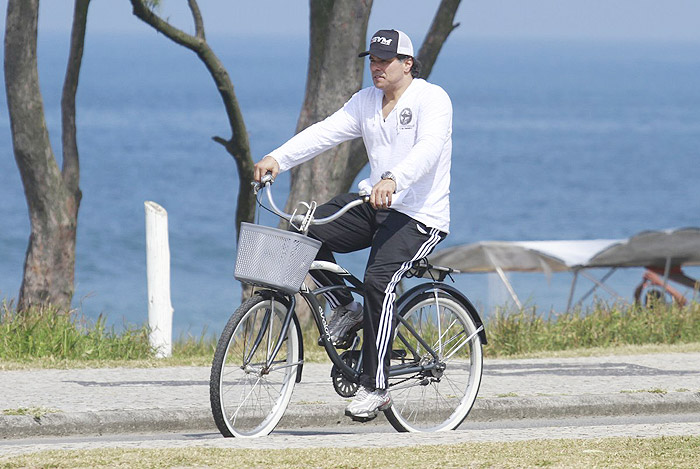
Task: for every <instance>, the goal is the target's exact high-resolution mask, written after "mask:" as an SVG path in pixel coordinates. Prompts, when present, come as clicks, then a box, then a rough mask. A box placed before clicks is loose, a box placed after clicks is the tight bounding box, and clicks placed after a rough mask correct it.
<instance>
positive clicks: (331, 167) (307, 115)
mask: <svg viewBox="0 0 700 469" xmlns="http://www.w3.org/2000/svg"><path fill="white" fill-rule="evenodd" d="M371 9H372V1H371V0H369V1H358V2H345V1H340V0H311V1H310V16H311V21H310V46H309V70H308V76H307V80H306V95H305V97H304V104H303V107H302V109H301V114H300V116H299V121H298V124H297V132H299V131H301V130H303V129H305V128H306V127H308V126H309V125H311V124H313V123H315V122H318V121H320V120H322V119H324V118H326V117H327V116H329V115H330V114H332V113H333V112H335V111H337V110H338V109H339V108H340V107H341V106H342V105H343V104H344V103H345V102H346V101H347V100H348V99H349V98H350V96H352V94H353V93H355V92H357V91H358V90H359V89H360V87H361V86H362V73H363V71H364V64H365V61H364V60H361V59H359V58H358V57H357V54H359V53H360V52H362V51H363V50H365V48H366V44H365V40H366V36H367V21H368V19H369V13H370V10H371ZM360 144H361V142H360ZM351 148H352V142H346V143H344V144H342V145H339V146H337V147H335V148H333V149H331V150H329V151H327V152H324V153H323V154H322V155H319V156H318V157H316V158H314V159H313V160H311V161H309V162H307V163H305V164H303V165H300V166H297V167H296V168H294V169H292V186H291V190H290V194H289V199H287V206H286V208H287V210H288V211H289V210H291V209H292V208H293V207H294V206H295V205H296V204H297V202H299V201H309V200H311V199H314V200H316V201H318V202H319V203H323V202H326V201H327V200H328V199H330V198H331V197H333V196H334V195H336V194H339V193H341V192H344V191H347V189H348V188H349V187H350V184H352V181H353V180H354V175H353V176H352V177H348V174H347V173H348V168H349V165H350V161H351V159H350V152H351ZM366 159H367V158H366V157H365V161H366ZM355 174H357V173H355Z"/></svg>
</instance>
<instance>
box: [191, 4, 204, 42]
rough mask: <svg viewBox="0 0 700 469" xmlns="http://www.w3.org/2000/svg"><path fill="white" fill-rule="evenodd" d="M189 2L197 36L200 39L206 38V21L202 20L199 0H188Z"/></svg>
mask: <svg viewBox="0 0 700 469" xmlns="http://www.w3.org/2000/svg"><path fill="white" fill-rule="evenodd" d="M187 4H188V5H189V6H190V11H191V12H192V18H193V19H194V30H195V36H197V37H198V38H199V39H202V40H206V37H205V36H204V21H202V12H201V11H199V5H197V0H188V2H187Z"/></svg>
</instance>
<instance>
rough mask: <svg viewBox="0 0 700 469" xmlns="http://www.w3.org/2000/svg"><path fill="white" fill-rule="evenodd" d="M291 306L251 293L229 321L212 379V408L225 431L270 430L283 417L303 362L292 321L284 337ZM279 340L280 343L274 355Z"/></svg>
mask: <svg viewBox="0 0 700 469" xmlns="http://www.w3.org/2000/svg"><path fill="white" fill-rule="evenodd" d="M287 310H288V306H287V305H286V304H284V303H282V302H280V301H279V300H275V299H267V298H263V297H261V296H253V297H252V298H250V299H249V300H248V301H246V302H245V303H243V304H242V305H241V306H240V307H239V308H238V309H237V310H236V312H235V313H234V314H233V316H231V319H230V320H229V322H228V324H226V327H225V328H224V331H223V333H222V334H221V338H220V339H219V343H218V345H217V347H216V352H215V353H214V361H213V363H212V368H211V377H210V380H209V395H210V399H211V408H212V413H213V415H214V421H215V422H216V426H217V427H218V428H219V431H220V432H221V434H222V435H224V436H226V437H232V436H235V437H255V436H263V435H267V434H269V433H270V432H271V431H272V430H273V429H274V428H275V426H276V425H277V424H278V423H279V421H280V419H281V418H282V415H283V414H284V411H285V410H286V408H287V405H288V404H289V399H290V398H291V396H292V391H293V389H294V383H295V378H296V372H297V367H298V366H299V364H300V352H299V350H300V349H299V336H298V334H297V328H296V324H295V322H294V321H291V322H290V324H289V328H288V330H287V333H286V334H285V336H284V337H280V332H281V329H282V324H283V321H284V318H285V316H286V315H287ZM279 341H281V342H282V345H281V347H280V349H279V352H278V353H277V355H276V356H275V357H274V359H273V360H271V359H270V357H271V354H272V353H273V351H274V349H275V348H276V345H277V343H278V342H279Z"/></svg>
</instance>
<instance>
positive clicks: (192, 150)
mask: <svg viewBox="0 0 700 469" xmlns="http://www.w3.org/2000/svg"><path fill="white" fill-rule="evenodd" d="M67 40H68V38H67V37H59V36H47V37H42V38H41V42H40V48H39V54H40V77H41V81H42V93H43V97H44V105H45V111H46V116H47V122H48V125H49V130H50V133H51V138H52V143H53V145H54V151H55V152H56V155H57V157H58V158H59V160H60V92H61V86H62V80H63V74H64V72H65V58H66V49H67ZM210 42H211V43H212V44H213V46H214V49H215V51H216V52H217V53H218V55H219V56H220V58H221V59H222V61H223V62H224V64H225V65H226V67H227V69H228V71H229V73H230V75H231V77H232V80H233V83H234V86H235V88H236V93H237V96H238V98H239V100H240V102H241V106H242V108H243V112H244V117H245V120H246V124H247V127H248V131H249V134H250V140H251V145H252V148H253V152H254V154H255V155H257V156H258V157H259V156H262V155H264V154H265V153H266V152H268V151H270V150H272V149H273V148H275V147H276V146H277V145H279V144H281V143H282V142H284V140H285V139H286V138H288V137H289V136H291V135H292V133H293V132H294V128H295V125H296V119H297V116H298V112H299V108H300V105H301V102H302V100H303V92H304V84H305V83H304V80H305V73H306V60H307V48H308V45H307V43H306V41H305V40H304V39H301V38H284V40H279V38H277V39H276V40H274V42H275V47H265V44H260V42H259V41H258V42H253V41H252V40H251V39H250V38H247V39H246V38H235V37H216V38H213V39H210ZM262 50H264V51H266V53H265V54H262V53H261V51H262ZM431 81H433V82H435V83H438V84H440V85H442V86H443V87H444V88H445V89H446V90H447V92H448V93H449V94H450V96H451V98H452V101H453V105H454V129H453V135H454V137H453V143H454V153H453V182H452V188H451V190H452V218H453V223H452V229H451V234H450V235H449V236H448V238H447V239H446V240H445V241H444V242H443V243H442V245H440V246H438V249H439V248H441V247H446V246H452V245H457V244H462V243H471V242H476V241H481V240H546V239H596V238H625V237H629V236H632V235H633V234H635V233H637V232H640V231H643V230H649V229H663V228H672V227H683V226H699V225H700V184H699V183H698V169H697V168H698V152H699V149H700V87H698V86H697V84H698V83H700V44H691V43H665V44H664V43H662V44H659V43H611V42H593V43H584V42H545V41H530V42H523V41H495V40H494V41H488V40H469V39H459V40H452V39H450V41H449V43H448V44H447V46H446V47H445V48H444V49H443V52H442V54H441V57H440V58H439V61H438V63H437V65H436V67H435V68H434V70H433V75H432V76H431ZM0 100H1V101H2V103H0V126H1V127H2V129H4V130H3V131H2V132H0V152H1V153H0V220H2V228H1V229H0V298H8V299H10V298H14V297H16V296H17V293H18V290H19V285H20V282H21V275H22V265H23V262H24V254H25V251H26V246H27V240H28V234H29V223H28V216H27V209H26V203H25V200H24V195H23V189H22V185H21V181H20V178H19V173H18V171H17V167H16V164H15V162H14V157H13V153H12V144H11V135H10V130H9V118H8V116H7V106H6V102H5V96H4V94H3V95H2V98H0ZM214 135H220V136H223V137H228V136H229V132H228V124H227V121H226V117H225V113H224V109H223V105H222V103H221V100H220V98H219V96H218V94H217V92H216V89H215V87H214V84H213V81H212V80H211V78H210V77H209V75H208V74H207V72H206V71H205V70H204V67H203V66H202V65H201V63H200V62H199V61H198V60H197V59H196V57H195V56H194V55H193V54H192V53H191V52H189V51H187V50H185V49H183V48H181V47H179V46H176V45H174V44H172V43H170V42H169V41H168V40H166V39H165V38H164V37H162V36H159V35H156V34H152V35H146V36H138V37H136V36H135V37H123V36H120V37H116V36H108V35H103V36H94V37H93V36H88V43H87V47H86V51H85V56H84V65H83V70H82V74H81V82H80V87H79V94H78V144H79V149H80V155H81V187H82V190H83V202H82V206H81V210H80V215H79V228H78V247H77V269H76V295H75V306H76V307H79V308H80V309H81V311H82V312H83V313H84V314H85V315H86V316H88V317H93V318H94V317H97V316H98V315H99V314H106V315H107V316H108V318H109V321H110V322H111V323H112V324H116V325H120V324H122V323H124V322H129V323H142V322H144V321H146V320H147V294H146V265H145V262H146V255H145V223H144V208H143V203H144V201H146V200H153V201H155V202H157V203H159V204H161V205H162V206H163V207H164V208H165V209H166V210H167V211H168V214H169V229H170V249H171V256H172V271H171V276H172V279H171V280H172V287H171V288H172V303H173V307H174V309H175V315H174V328H175V333H176V334H180V333H183V332H191V333H194V334H198V333H200V332H201V331H202V329H203V328H207V330H208V331H210V332H214V333H218V332H219V331H220V330H221V328H222V327H223V325H224V324H225V322H226V320H227V318H228V316H229V315H230V313H231V312H232V311H233V309H234V308H235V307H236V304H237V302H238V301H239V298H240V286H239V285H238V283H237V282H236V281H235V280H234V279H233V276H232V272H233V265H234V259H235V233H234V210H235V198H236V193H237V189H238V184H237V176H236V170H235V165H234V162H233V160H232V158H231V157H230V156H229V155H228V154H227V153H226V152H225V151H224V150H223V149H222V148H221V147H220V146H219V145H218V144H216V143H214V142H213V141H212V140H211V137H212V136H214ZM360 177H363V176H362V175H360ZM288 183H289V181H288V179H287V177H286V176H283V177H280V178H279V182H278V183H277V184H276V193H277V195H278V197H277V199H278V200H279V202H280V203H282V202H283V201H284V199H285V198H286V192H287V190H288ZM263 221H265V222H266V223H268V224H275V221H274V220H271V219H270V218H269V217H267V218H266V217H263ZM340 260H341V262H342V263H344V264H345V265H346V266H347V267H349V268H350V270H352V271H353V272H355V273H356V274H357V275H361V273H362V270H363V267H364V263H365V261H366V252H364V253H363V252H360V253H357V254H352V255H344V256H342V257H340ZM699 270H700V269H699V268H697V267H693V268H688V269H687V272H688V273H689V274H691V275H694V276H696V277H697V276H700V271H699ZM641 272H642V269H624V270H621V271H619V272H618V273H616V274H615V275H614V276H613V277H612V278H611V279H610V285H611V286H612V287H613V288H615V289H616V290H617V291H618V292H619V293H620V295H621V296H622V297H624V298H626V299H630V298H631V295H632V291H633V289H634V287H635V286H636V284H637V283H638V281H639V279H640V276H641ZM592 273H593V274H594V275H597V276H598V277H600V276H601V275H602V274H603V273H604V272H597V271H593V272H592ZM510 278H511V281H512V282H513V285H514V287H515V289H516V291H517V292H518V294H519V295H520V297H521V299H523V300H524V301H526V302H528V303H529V304H533V305H537V306H538V308H539V309H540V310H542V311H547V310H549V309H550V308H553V309H554V310H555V311H561V310H562V308H563V307H564V306H565V304H566V299H567V295H568V289H569V284H570V281H571V275H570V274H566V273H565V274H554V275H552V276H551V277H549V278H548V277H546V276H544V275H543V274H513V275H511V276H510ZM455 280H456V283H457V286H458V287H459V288H460V289H462V290H463V291H465V292H466V293H467V295H468V296H469V297H470V298H472V300H473V301H474V302H475V303H476V304H477V305H479V307H480V308H481V309H482V311H483V314H484V315H485V316H488V315H489V314H490V312H491V311H492V310H493V308H494V307H495V306H496V305H499V304H502V303H503V302H504V301H506V300H507V296H506V295H505V294H504V290H503V288H502V287H501V286H500V283H499V282H498V281H497V279H495V278H494V277H493V276H489V275H460V276H457V277H456V278H455ZM579 285H580V287H579V291H580V292H583V291H585V290H586V289H587V288H588V287H589V286H590V285H589V284H586V282H585V281H580V282H579ZM603 298H607V297H606V296H603Z"/></svg>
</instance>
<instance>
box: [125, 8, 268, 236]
mask: <svg viewBox="0 0 700 469" xmlns="http://www.w3.org/2000/svg"><path fill="white" fill-rule="evenodd" d="M188 3H189V6H190V11H191V12H192V16H193V18H194V22H195V29H196V37H195V36H192V35H190V34H187V33H185V32H183V31H181V30H179V29H177V28H175V27H174V26H172V25H171V24H170V23H168V22H167V21H165V20H163V19H162V18H160V17H159V16H158V15H157V14H155V13H154V12H153V11H152V10H151V8H149V6H148V3H147V2H146V0H131V5H132V7H133V13H134V15H135V16H136V17H137V18H139V19H141V20H142V21H143V22H145V23H146V24H148V25H150V26H151V27H153V28H154V29H155V30H156V31H158V32H161V33H163V34H164V35H165V36H166V37H168V38H169V39H170V40H172V41H173V42H175V43H176V44H179V45H181V46H183V47H186V48H187V49H190V50H192V51H193V52H195V53H196V54H197V56H198V57H199V59H200V60H201V61H202V63H204V66H205V67H206V68H207V70H208V71H209V74H210V75H211V77H212V78H213V79H214V83H215V84H216V88H217V90H218V91H219V95H220V96H221V100H222V101H223V104H224V108H225V109H226V115H227V117H228V121H229V125H230V127H231V138H230V139H228V140H225V139H223V138H221V137H218V136H217V137H213V140H214V141H215V142H217V143H219V144H221V145H223V146H224V148H225V149H226V151H227V152H228V153H229V154H230V155H231V156H232V157H233V159H234V161H235V162H236V168H237V169H238V179H239V183H240V184H239V189H238V205H237V207H236V227H237V229H238V227H240V223H241V222H242V221H252V219H253V214H254V212H255V205H254V202H255V198H254V197H253V196H252V192H251V191H250V190H248V182H249V181H251V180H252V178H253V158H252V156H251V153H250V143H249V140H248V131H247V130H246V127H245V122H244V120H243V113H242V112H241V108H240V106H239V104H238V99H237V98H236V94H235V92H234V89H233V83H232V82H231V78H230V77H229V74H228V72H227V71H226V68H225V67H224V65H223V64H222V63H221V61H220V60H219V58H218V57H217V56H216V54H215V53H214V51H212V49H211V47H209V44H208V43H207V41H206V39H205V35H204V22H203V20H202V15H201V12H200V10H199V6H198V5H197V2H196V0H188Z"/></svg>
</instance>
